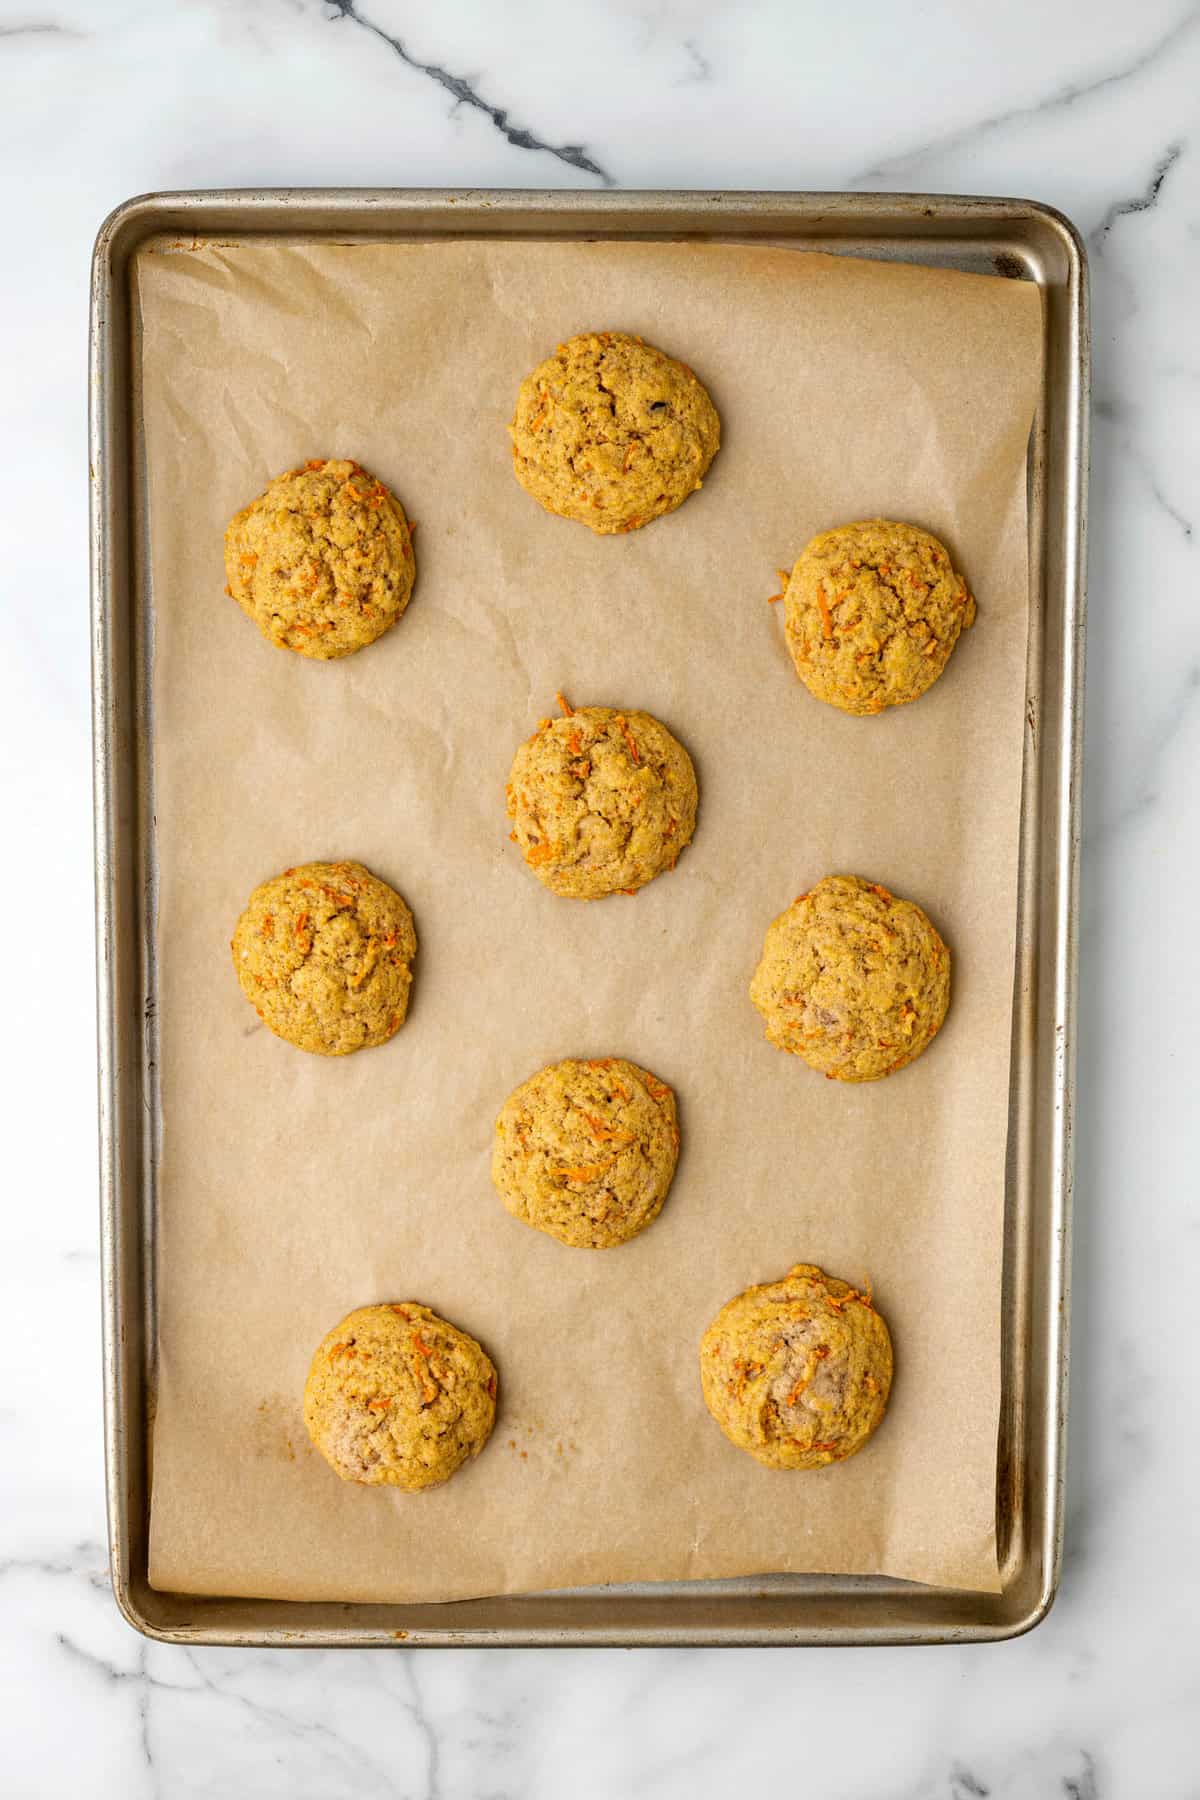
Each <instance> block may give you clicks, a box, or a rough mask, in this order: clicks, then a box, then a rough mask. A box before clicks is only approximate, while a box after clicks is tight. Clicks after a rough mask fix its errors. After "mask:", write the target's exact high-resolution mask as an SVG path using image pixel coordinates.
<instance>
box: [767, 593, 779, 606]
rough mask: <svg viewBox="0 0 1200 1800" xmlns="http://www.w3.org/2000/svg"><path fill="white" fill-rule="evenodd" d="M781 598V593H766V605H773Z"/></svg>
mask: <svg viewBox="0 0 1200 1800" xmlns="http://www.w3.org/2000/svg"><path fill="white" fill-rule="evenodd" d="M782 599H783V595H782V594H768V595H767V605H768V606H774V604H775V602H776V601H777V600H782Z"/></svg>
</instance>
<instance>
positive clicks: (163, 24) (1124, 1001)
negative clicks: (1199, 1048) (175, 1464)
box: [0, 0, 1200, 1800]
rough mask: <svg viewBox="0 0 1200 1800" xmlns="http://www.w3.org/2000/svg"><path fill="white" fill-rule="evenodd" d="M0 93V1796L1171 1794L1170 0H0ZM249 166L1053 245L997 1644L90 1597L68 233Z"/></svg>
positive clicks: (1176, 912) (1188, 921) (89, 1203)
mask: <svg viewBox="0 0 1200 1800" xmlns="http://www.w3.org/2000/svg"><path fill="white" fill-rule="evenodd" d="M0 92H2V94H3V105H2V106H0V139H2V141H3V148H4V154H3V156H2V158H0V184H2V186H3V202H4V214H3V216H4V218H5V220H6V227H7V228H6V236H5V246H6V248H5V260H6V261H7V263H8V265H9V266H8V270H7V277H8V278H7V279H6V280H5V282H4V283H3V285H2V288H0V308H2V309H3V322H4V327H5V333H6V341H7V342H8V343H9V345H10V351H9V356H8V359H7V366H6V370H5V379H4V384H3V389H2V392H0V407H2V408H3V414H4V419H5V441H6V442H7V444H8V446H9V448H8V452H7V461H6V480H5V488H6V496H7V498H6V504H5V507H4V516H3V531H4V537H5V556H4V568H5V571H6V574H5V584H4V601H3V604H4V616H5V618H6V620H7V622H8V636H7V640H6V646H5V654H4V657H3V659H2V660H0V709H2V715H3V718H4V725H5V733H4V736H5V755H4V761H3V767H2V771H0V808H2V812H3V818H4V825H5V843H6V848H7V850H8V852H9V862H8V868H7V872H6V879H5V880H4V881H3V883H0V891H2V893H3V902H2V905H3V909H4V916H5V918H6V920H8V921H9V923H7V924H6V927H5V930H6V933H7V934H8V935H7V937H6V941H7V942H9V943H10V945H11V946H13V947H17V946H19V949H18V950H17V954H15V955H14V957H13V961H12V963H10V964H8V965H7V966H6V969H5V984H6V986H7V987H8V989H9V991H10V993H11V992H13V991H14V989H15V998H16V1008H15V1015H13V1014H12V1013H11V1012H10V1019H11V1018H13V1017H14V1016H15V1019H16V1021H17V1022H18V1023H17V1029H16V1030H13V1029H12V1027H11V1025H10V1031H9V1033H8V1034H7V1041H6V1044H5V1047H4V1049H3V1050H2V1051H0V1061H2V1062H3V1064H4V1068H5V1074H6V1081H5V1093H6V1098H7V1100H8V1117H9V1120H10V1124H9V1129H8V1139H9V1151H8V1153H7V1158H6V1162H7V1169H6V1177H7V1178H6V1180H5V1181H4V1183H3V1192H4V1195H5V1200H6V1205H5V1234H6V1254H5V1256H4V1257H3V1259H2V1260H0V1291H2V1294H3V1317H4V1319H5V1331H4V1352H3V1363H4V1369H5V1375H4V1381H3V1392H2V1394H0V1468H2V1469H3V1477H2V1483H3V1491H4V1494H5V1504H4V1507H3V1509H2V1512H0V1597H2V1602H3V1604H2V1606H0V1720H2V1721H3V1742H4V1752H3V1755H4V1765H5V1775H4V1778H3V1781H2V1782H0V1785H2V1786H3V1788H4V1790H5V1792H7V1793H11V1794H13V1795H14V1796H19V1797H22V1800H24V1797H27V1796H55V1797H57V1796H63V1795H66V1794H71V1795H72V1796H75V1797H77V1800H86V1797H90V1796H106V1797H107V1796H117V1795H119V1796H121V1800H139V1797H140V1796H158V1795H163V1796H171V1797H175V1796H193V1795H195V1796H201V1795H220V1796H227V1795H228V1796H238V1797H242V1796H254V1797H257V1796H260V1795H263V1796H270V1795H281V1796H283V1795H286V1796H289V1797H306V1796H313V1797H319V1800H338V1797H341V1796H354V1797H355V1800H358V1797H367V1796H373V1795H381V1796H382V1795H389V1796H390V1795H396V1796H404V1797H406V1800H407V1797H409V1796H412V1797H424V1800H484V1797H485V1796H486V1797H490V1800H501V1797H502V1796H503V1797H505V1800H508V1797H512V1800H561V1797H563V1796H571V1797H572V1800H576V1797H578V1800H591V1797H593V1796H595V1797H598V1800H609V1797H610V1796H611V1797H614V1800H617V1797H619V1800H627V1797H628V1800H634V1797H636V1800H675V1797H676V1796H679V1797H681V1800H682V1797H685V1796H686V1797H687V1800H691V1797H692V1796H708V1795H712V1796H724V1795H726V1794H729V1793H731V1792H733V1791H734V1790H735V1788H736V1787H737V1786H738V1785H741V1784H745V1785H749V1784H758V1785H761V1786H762V1787H763V1788H764V1790H769V1791H771V1792H783V1793H788V1794H793V1793H794V1794H797V1795H801V1794H802V1795H805V1796H812V1800H976V1797H989V1800H1185V1797H1186V1796H1191V1797H1193V1800H1194V1797H1195V1796H1197V1795H1198V1794H1200V1760H1198V1759H1197V1754H1196V1752H1197V1730H1196V1720H1197V1718H1198V1717H1200V1657H1198V1653H1197V1649H1196V1637H1195V1632H1196V1626H1195V1617H1196V1612H1197V1602H1198V1600H1200V1578H1198V1576H1197V1564H1198V1563H1200V1524H1198V1520H1200V1511H1198V1509H1197V1506H1196V1503H1195V1495H1196V1491H1197V1484H1198V1477H1200V1468H1198V1466H1197V1464H1198V1457H1197V1447H1196V1446H1197V1441H1198V1434H1197V1432H1196V1429H1195V1414H1194V1408H1192V1407H1191V1406H1190V1403H1189V1396H1190V1395H1191V1394H1192V1391H1193V1389H1192V1375H1193V1370H1194V1360H1195V1349H1194V1346H1195V1332H1194V1329H1193V1326H1192V1321H1191V1305H1192V1296H1193V1294H1194V1292H1195V1290H1196V1286H1197V1281H1198V1279H1200V1230H1198V1225H1200V1208H1198V1200H1200V1180H1198V1178H1197V1174H1196V1166H1197V1156H1196V1129H1195V1118H1196V1105H1195V1095H1196V1056H1197V1053H1196V1048H1195V1033H1194V1019H1195V1016H1196V1006H1197V998H1198V995H1197V977H1196V973H1195V968H1196V957H1195V953H1194V948H1193V930H1194V920H1195V915H1196V893H1197V884H1198V878H1200V849H1198V844H1200V782H1198V781H1197V779H1196V772H1197V769H1200V615H1198V613H1197V562H1196V557H1197V543H1196V540H1195V533H1194V521H1195V520H1196V519H1197V516H1198V515H1200V492H1198V484H1200V434H1198V432H1197V427H1196V420H1197V411H1198V405H1200V350H1197V333H1196V309H1197V294H1198V293H1200V280H1198V278H1200V181H1198V179H1197V173H1196V169H1197V162H1196V158H1197V155H1198V154H1200V133H1198V132H1197V125H1198V123H1200V120H1198V116H1197V94H1198V92H1200V8H1197V7H1196V6H1195V5H1191V6H1184V5H1182V4H1180V0H1143V3H1142V4H1141V5H1139V6H1137V7H1129V6H1125V5H1120V4H1118V3H1117V0H1093V4H1092V5H1090V6H1088V7H1083V6H1080V5H1078V4H1070V3H1069V0H1011V3H1010V4H1009V5H1008V6H1006V7H1003V8H997V7H994V6H992V5H985V4H984V3H983V0H960V3H957V4H956V3H955V0H929V3H927V4H922V5H920V6H916V7H913V6H908V7H903V8H900V7H893V6H889V5H887V4H885V3H884V0H863V4H860V5H858V6H853V7H852V6H842V7H828V6H824V5H819V4H817V3H816V0H804V3H797V4H789V0H746V3H745V4H742V5H738V6H733V5H721V4H717V3H715V0H640V3H637V0H628V3H625V0H611V3H609V4H604V3H602V0H582V3H581V0H575V3H574V4H563V3H562V0H557V3H553V0H510V4H508V5H505V6H496V5H489V4H488V3H487V0H460V3H459V4H457V5H446V6H442V7H428V6H419V5H417V4H415V3H414V0H176V3H175V4H170V3H169V0H167V3H164V0H53V4H52V3H51V0H0ZM283 184H304V185H307V184H314V185H318V184H322V185H323V184H330V185H336V184H347V185H356V184H357V185H372V186H374V185H392V184H395V185H403V186H410V185H416V186H426V185H428V186H474V185H489V186H526V187H529V186H543V185H561V186H606V187H649V188H653V187H707V186H714V187H777V188H856V189H871V188H883V189H895V190H900V189H936V190H943V191H953V192H960V193H981V194H1021V195H1031V196H1034V197H1036V198H1038V199H1042V200H1046V201H1050V202H1052V203H1053V204H1054V205H1056V206H1058V207H1060V208H1062V209H1063V210H1064V211H1065V212H1066V213H1067V214H1069V215H1070V217H1071V218H1073V219H1074V220H1075V221H1076V223H1077V224H1078V225H1079V227H1080V229H1081V230H1082V231H1083V232H1084V234H1085V235H1086V237H1087V240H1088V245H1089V249H1090V253H1091V267H1092V292H1093V303H1094V322H1095V425H1094V439H1093V471H1092V506H1091V521H1092V523H1091V556H1090V565H1091V578H1090V607H1091V624H1090V638H1089V651H1088V664H1089V667H1088V706H1087V730H1088V745H1087V767H1086V800H1085V820H1086V832H1085V850H1084V889H1083V935H1082V950H1083V961H1082V994H1081V1031H1080V1044H1079V1109H1078V1136H1077V1148H1078V1176H1077V1197H1076V1245H1075V1317H1074V1356H1073V1382H1072V1386H1073V1394H1072V1429H1071V1449H1070V1458H1071V1460H1070V1480H1069V1506H1068V1521H1067V1551H1066V1566H1065V1571H1064V1575H1063V1584H1062V1592H1061V1596H1060V1598H1059V1601H1058V1604H1057V1606H1056V1607H1055V1609H1054V1611H1053V1612H1052V1613H1051V1615H1050V1617H1049V1619H1048V1620H1047V1622H1046V1623H1045V1624H1044V1625H1042V1626H1041V1627H1040V1628H1039V1629H1038V1630H1037V1631H1035V1632H1034V1633H1032V1634H1031V1635H1030V1636H1028V1637H1026V1638H1023V1639H1021V1640H1019V1641H1017V1642H1014V1643H1010V1644H1006V1645H1000V1646H995V1647H989V1648H977V1649H970V1648H963V1649H949V1648H947V1649H931V1650H921V1651H916V1650H888V1651H828V1652H818V1651H791V1652H780V1651H775V1652H771V1651H763V1652H758V1651H722V1652H718V1651H664V1652H639V1653H636V1654H635V1653H629V1652H619V1651H614V1652H575V1653H572V1654H569V1655H568V1654H565V1653H560V1654H553V1653H547V1652H511V1653H509V1652H450V1653H447V1652H424V1653H415V1652H414V1653H405V1654H399V1653H398V1654H395V1655H384V1654H373V1653H371V1652H353V1653H351V1652H343V1653H338V1654H301V1653H295V1652H291V1653H289V1652H281V1653H273V1654H259V1653H251V1652H235V1651H225V1650H201V1651H185V1650H181V1649H175V1648H170V1647H164V1646H160V1645H155V1644H151V1643H147V1642H144V1641H143V1640H142V1639H140V1638H139V1637H137V1636H136V1635H135V1634H134V1633H133V1632H131V1631H130V1630H129V1628H128V1627H127V1626H126V1625H125V1624H124V1623H123V1622H122V1621H121V1619H120V1618H119V1616H118V1614H117V1611H116V1609H115V1607H114V1605H113V1603H112V1600H111V1597H110V1595H109V1592H108V1588H107V1581H106V1574H105V1548H104V1543H103V1533H104V1515H103V1496H102V1468H101V1430H100V1395H99V1385H98V1384H99V1346H98V1310H99V1309H98V1258H97V1248H96V1199H95V1195H96V1168H95V1149H94V1138H93V1125H94V1063H93V1038H92V1029H93V1027H92V1004H93V1002H92V992H93V989H92V951H93V945H92V930H91V879H92V876H91V836H90V833H91V794H90V763H89V754H90V752H89V719H88V630H87V564H86V531H87V520H86V498H87V496H86V482H85V479H84V444H85V435H84V434H85V415H86V404H87V373H86V322H87V262H88V255H89V251H90V247H91V241H92V237H93V235H94V232H95V230H96V227H97V225H98V224H99V222H100V220H101V219H102V218H103V216H104V215H105V214H106V213H107V212H108V211H109V209H110V208H111V207H112V206H113V205H114V204H116V203H117V202H118V201H120V200H122V199H124V198H125V197H126V196H128V195H130V194H132V193H135V192H139V191H144V190H148V189H154V188H176V187H243V186H244V187H252V186H272V185H283ZM14 849H15V850H16V852H17V854H16V856H15V857H14V855H13V852H14ZM19 869H24V871H25V873H24V874H23V875H18V870H19ZM31 899H33V900H34V903H35V911H34V913H33V914H32V915H31V914H30V912H29V904H30V900H31ZM1172 945H1173V946H1175V948H1174V951H1173V955H1172V959H1170V960H1168V959H1167V957H1166V954H1165V952H1166V950H1167V948H1168V947H1170V946H1172ZM1168 1002H1170V1004H1168ZM1129 1270H1133V1271H1135V1273H1136V1281H1135V1282H1134V1283H1130V1281H1129V1279H1128V1276H1127V1273H1126V1272H1127V1271H1129ZM1189 1413H1190V1414H1191V1423H1190V1424H1189V1423H1188V1418H1189ZM64 1446H66V1447H67V1449H68V1450H69V1454H67V1453H66V1451H64Z"/></svg>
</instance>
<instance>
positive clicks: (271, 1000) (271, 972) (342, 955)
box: [232, 862, 417, 1056]
mask: <svg viewBox="0 0 1200 1800" xmlns="http://www.w3.org/2000/svg"><path fill="white" fill-rule="evenodd" d="M232 949H233V966H234V968H235V969H236V971H237V978H238V980H239V981H240V982H241V984H242V992H243V993H244V994H245V996H246V998H247V1000H249V1002H250V1004H251V1005H252V1006H253V1008H254V1010H255V1012H257V1014H258V1016H259V1018H260V1019H262V1020H263V1022H264V1024H266V1025H268V1026H270V1028H271V1030H272V1031H273V1032H274V1033H275V1035H276V1037H281V1038H286V1039H287V1041H288V1043H289V1044H295V1045H296V1046H297V1047H298V1048H299V1049H301V1050H311V1051H313V1052H314V1053H315V1054H316V1055H318V1056H346V1055H348V1054H349V1053H350V1051H351V1050H364V1049H366V1048H367V1046H368V1045H371V1044H385V1043H386V1042H387V1040H388V1038H390V1037H392V1036H393V1035H394V1033H395V1032H397V1031H399V1029H400V1027H401V1025H403V1023H404V1015H405V1013H406V1012H407V1011H408V990H409V987H410V985H411V983H412V971H411V970H410V968H409V964H410V963H411V962H412V959H413V957H414V956H415V955H416V951H417V934H416V932H415V931H414V929H413V918H412V914H411V913H410V912H409V910H408V908H407V906H405V904H404V902H403V900H402V899H401V898H400V896H399V894H397V893H396V892H395V891H394V890H393V889H392V888H390V887H388V885H387V883H386V882H383V881H380V880H379V879H378V878H377V877H376V876H374V875H372V874H371V873H370V871H369V870H368V869H364V868H363V866H362V864H361V863H351V862H341V863H305V864H304V865H303V866H302V867H301V868H298V869H285V870H284V872H283V874H282V875H276V876H275V878H274V880H272V881H264V882H263V884H262V886H261V887H258V888H255V890H254V892H253V893H252V894H251V896H250V899H249V901H248V903H247V906H246V910H245V912H244V913H243V914H242V916H241V918H240V919H239V920H238V922H237V927H236V929H235V931H234V934H233V942H232Z"/></svg>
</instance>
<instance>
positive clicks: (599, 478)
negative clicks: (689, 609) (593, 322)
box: [508, 331, 721, 535]
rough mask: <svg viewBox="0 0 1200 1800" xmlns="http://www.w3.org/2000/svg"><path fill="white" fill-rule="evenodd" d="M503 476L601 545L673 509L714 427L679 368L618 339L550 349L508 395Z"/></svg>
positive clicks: (710, 409) (712, 440)
mask: <svg viewBox="0 0 1200 1800" xmlns="http://www.w3.org/2000/svg"><path fill="white" fill-rule="evenodd" d="M508 434H509V436H510V437H511V438H512V457H513V473H514V474H515V475H516V478H517V480H518V481H519V482H520V484H521V486H522V487H523V488H524V489H525V491H526V493H529V494H532V495H533V497H534V499H535V500H539V501H540V502H541V504H542V505H543V506H544V507H545V508H546V511H547V512H552V513H557V514H558V515H559V517H560V518H563V519H577V520H578V521H579V523H580V524H581V525H589V526H590V527H591V529H592V530H593V531H597V532H600V533H602V534H605V535H608V534H610V533H612V532H617V531H636V529H637V528H638V526H639V525H647V524H649V522H650V520H651V519H657V518H658V517H659V516H660V515H661V514H662V513H666V512H672V511H673V510H674V508H675V507H677V506H681V505H682V504H683V502H684V501H685V500H686V499H687V497H688V495H689V494H694V493H695V491H696V489H697V488H698V487H700V486H701V485H702V483H703V481H704V476H705V474H706V472H707V470H708V466H709V464H710V463H711V462H712V459H713V457H714V456H715V455H716V453H717V449H718V446H719V445H720V442H721V421H720V420H719V419H718V417H717V413H716V408H715V407H714V406H713V403H712V401H711V400H710V399H709V397H708V394H707V393H706V392H705V390H704V388H703V387H702V386H701V384H700V383H699V382H698V381H697V379H696V377H695V376H694V375H693V373H692V371H691V370H690V369H689V368H688V366H687V364H686V363H681V362H676V361H675V360H674V358H673V357H670V356H667V355H665V354H664V353H663V351H661V350H656V349H655V348H654V347H653V345H652V344H645V343H643V342H642V340H641V338H639V337H630V336H629V335H628V334H627V333H626V332H623V331H591V332H584V333H582V335H581V336H579V337H573V338H570V339H569V340H568V342H567V343H565V344H560V345H559V346H558V349H557V350H556V351H555V352H554V355H553V356H549V357H547V358H546V361H545V362H544V363H539V365H538V367H537V368H536V369H535V370H534V371H533V374H532V375H530V376H528V377H527V378H526V379H525V380H524V381H523V382H522V383H521V386H520V388H519V390H518V392H517V409H516V412H515V414H514V415H513V422H512V424H511V425H510V426H509V428H508Z"/></svg>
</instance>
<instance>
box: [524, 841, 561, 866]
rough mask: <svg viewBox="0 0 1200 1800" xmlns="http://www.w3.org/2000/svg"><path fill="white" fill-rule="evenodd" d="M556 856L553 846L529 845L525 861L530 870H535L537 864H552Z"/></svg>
mask: <svg viewBox="0 0 1200 1800" xmlns="http://www.w3.org/2000/svg"><path fill="white" fill-rule="evenodd" d="M557 855H558V852H557V850H556V849H555V848H554V845H553V844H530V846H529V848H528V850H526V852H525V861H526V862H527V863H528V864H529V866H530V868H532V869H536V868H537V866H538V864H539V863H548V862H553V861H554V860H555V858H556V857H557Z"/></svg>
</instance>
